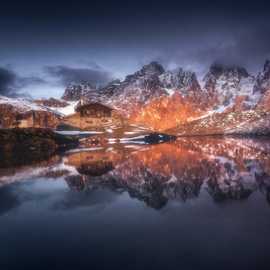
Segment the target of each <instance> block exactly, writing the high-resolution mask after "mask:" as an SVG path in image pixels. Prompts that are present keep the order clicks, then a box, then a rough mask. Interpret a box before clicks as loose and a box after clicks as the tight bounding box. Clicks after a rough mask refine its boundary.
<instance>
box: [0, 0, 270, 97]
mask: <svg viewBox="0 0 270 270" xmlns="http://www.w3.org/2000/svg"><path fill="white" fill-rule="evenodd" d="M67 2H68V3H67ZM268 2H269V1H261V0H256V1H237V0H234V1H231V0H226V1H206V0H201V1H195V0H193V1H187V0H186V1H181V0H178V1H170V0H162V1H161V0H155V1H147V0H144V1H140V0H136V1H128V0H126V1H117V0H116V1H102V0H99V1H87V3H84V2H81V1H79V0H77V1H65V2H64V1H63V2H62V1H53V2H50V1H33V2H32V1H6V3H2V4H1V9H0V33H1V37H0V41H1V42H0V94H6V95H14V94H17V93H18V92H19V93H26V94H28V95H31V96H33V97H48V96H55V97H59V96H61V94H62V92H63V89H64V87H65V85H67V84H68V83H70V82H78V81H82V80H88V81H90V82H92V83H93V84H104V83H106V82H108V81H110V80H112V79H114V78H124V76H125V75H127V74H129V73H132V72H134V71H136V70H137V69H138V68H140V67H141V66H142V65H143V64H146V63H148V62H150V61H152V60H157V61H159V62H160V63H162V64H163V65H164V67H165V68H174V67H176V66H182V67H184V68H187V69H192V70H194V71H196V72H197V73H198V75H199V76H203V74H204V73H205V72H206V71H207V69H208V68H209V65H210V64H211V63H212V62H214V61H218V62H221V63H224V64H237V65H242V66H244V67H246V68H247V69H248V71H250V72H251V73H255V72H257V71H258V70H259V69H260V68H261V67H262V66H263V63H264V61H265V59H266V58H270V19H269V18H270V4H269V3H268Z"/></svg>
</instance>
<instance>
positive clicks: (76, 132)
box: [55, 130, 104, 136]
mask: <svg viewBox="0 0 270 270" xmlns="http://www.w3.org/2000/svg"><path fill="white" fill-rule="evenodd" d="M55 133H58V134H61V135H67V136H69V135H74V136H75V135H87V134H89V135H90V134H102V133H104V132H101V131H79V130H63V131H62V130H59V131H58V130H56V131H55Z"/></svg>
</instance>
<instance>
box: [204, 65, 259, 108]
mask: <svg viewBox="0 0 270 270" xmlns="http://www.w3.org/2000/svg"><path fill="white" fill-rule="evenodd" d="M204 82H205V85H204V89H206V90H207V91H209V92H211V93H214V94H215V95H216V96H217V100H218V103H219V104H220V105H228V104H230V103H232V101H233V100H234V99H235V97H236V96H248V97H251V96H252V94H253V88H254V83H255V79H254V77H253V76H251V75H250V74H249V73H248V72H247V71H246V69H245V68H243V67H239V66H225V65H220V64H213V65H212V66H211V67H210V69H209V72H208V73H207V74H206V76H205V77H204ZM252 98H253V97H251V99H252Z"/></svg>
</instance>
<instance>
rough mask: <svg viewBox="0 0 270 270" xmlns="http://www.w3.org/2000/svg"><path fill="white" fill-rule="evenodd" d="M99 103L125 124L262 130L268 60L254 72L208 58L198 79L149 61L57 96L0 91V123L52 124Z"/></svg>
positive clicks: (268, 97)
mask: <svg viewBox="0 0 270 270" xmlns="http://www.w3.org/2000/svg"><path fill="white" fill-rule="evenodd" d="M86 103H101V104H103V105H106V106H108V107H110V108H112V109H114V110H115V111H116V112H117V113H118V114H119V115H121V117H124V118H125V119H127V122H128V124H131V125H132V124H135V125H136V126H144V127H146V128H148V129H151V130H155V131H162V132H164V131H166V132H168V133H170V134H174V135H201V134H204V135H206V134H231V133H239V134H250V133H252V134H268V133H270V128H269V126H270V125H269V123H270V120H269V117H270V116H269V113H270V61H269V60H267V61H266V62H265V64H264V67H263V69H262V70H261V71H260V72H259V74H258V75H257V76H253V75H251V74H249V73H248V72H247V70H246V69H245V68H243V67H239V66H227V65H221V64H217V63H214V64H213V65H211V66H210V68H209V71H208V72H207V74H206V75H205V76H204V78H203V83H202V85H200V83H199V81H198V79H197V76H196V74H195V73H194V72H192V71H189V70H184V69H182V68H177V69H174V70H165V69H164V68H163V67H162V66H161V65H160V64H159V63H157V62H151V63H149V64H148V65H145V66H143V67H142V68H141V69H140V70H139V71H137V72H135V73H133V74H131V75H128V76H126V78H125V79H124V80H123V81H120V80H114V81H112V82H110V83H109V84H108V85H106V86H105V87H102V88H96V87H94V86H92V85H91V84H90V83H87V82H83V83H81V84H78V85H69V86H68V87H67V88H66V90H65V93H64V94H63V97H62V99H55V98H50V99H42V100H35V101H33V100H29V99H22V98H17V99H15V98H13V99H12V98H7V97H0V112H1V115H3V117H2V118H1V123H0V124H1V125H2V127H13V126H18V123H19V122H20V125H19V126H24V125H26V126H31V125H32V126H40V127H43V126H44V127H47V126H49V127H55V126H56V125H57V122H58V121H59V119H61V118H62V117H64V116H67V115H70V114H74V112H75V108H76V107H77V106H78V105H80V104H84V105H85V104H86Z"/></svg>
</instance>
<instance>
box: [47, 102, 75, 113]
mask: <svg viewBox="0 0 270 270" xmlns="http://www.w3.org/2000/svg"><path fill="white" fill-rule="evenodd" d="M68 103H69V105H68V106H66V107H60V108H58V107H48V108H49V109H51V110H53V111H55V112H57V113H60V114H62V115H64V116H67V115H70V114H74V113H75V108H76V106H77V104H78V101H69V102H68Z"/></svg>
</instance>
